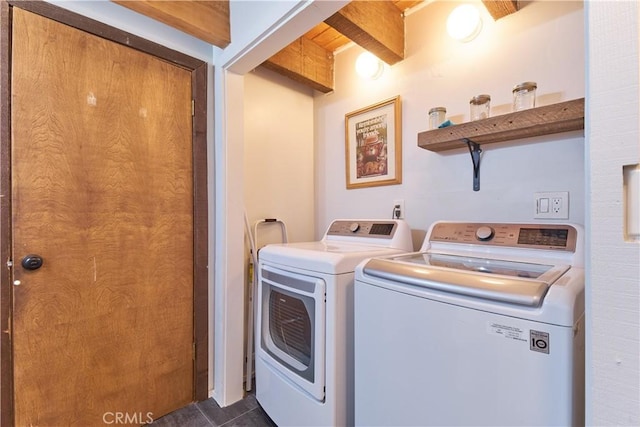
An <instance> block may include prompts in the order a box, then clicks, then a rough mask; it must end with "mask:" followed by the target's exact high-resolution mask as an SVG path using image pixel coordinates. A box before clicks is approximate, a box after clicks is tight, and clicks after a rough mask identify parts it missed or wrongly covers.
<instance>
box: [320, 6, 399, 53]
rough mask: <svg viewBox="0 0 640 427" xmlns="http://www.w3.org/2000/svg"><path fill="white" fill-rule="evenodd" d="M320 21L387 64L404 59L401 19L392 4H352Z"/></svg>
mask: <svg viewBox="0 0 640 427" xmlns="http://www.w3.org/2000/svg"><path fill="white" fill-rule="evenodd" d="M324 22H326V23H327V24H329V25H330V26H332V27H333V28H335V29H336V30H337V31H339V32H340V33H341V34H343V35H345V36H346V37H348V38H349V39H351V40H352V41H354V42H355V43H357V44H358V45H360V46H361V47H363V48H365V49H366V50H368V51H369V52H371V53H373V54H374V55H376V56H377V57H378V58H380V59H381V60H383V61H384V62H386V63H387V64H389V65H393V64H395V63H396V62H398V61H401V60H403V59H404V18H403V16H402V13H401V12H400V11H399V10H398V8H397V7H396V6H394V4H393V2H392V1H389V0H383V1H380V0H375V1H371V0H368V1H352V2H351V3H349V4H348V5H346V6H345V7H343V8H342V9H341V10H339V11H338V12H336V13H335V14H333V15H331V16H330V17H329V18H327V19H326V20H325V21H324Z"/></svg>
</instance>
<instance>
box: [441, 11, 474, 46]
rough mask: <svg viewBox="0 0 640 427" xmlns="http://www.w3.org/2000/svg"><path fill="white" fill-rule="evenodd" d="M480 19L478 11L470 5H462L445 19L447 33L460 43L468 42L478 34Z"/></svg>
mask: <svg viewBox="0 0 640 427" xmlns="http://www.w3.org/2000/svg"><path fill="white" fill-rule="evenodd" d="M481 29H482V19H481V18H480V11H479V10H478V8H477V7H475V6H473V5H471V4H463V5H460V6H458V7H456V8H455V9H453V11H452V12H451V14H450V15H449V18H448V19H447V33H449V35H450V36H451V37H452V38H454V39H456V40H458V41H461V42H469V41H471V40H473V39H475V38H476V36H477V35H478V34H480V30H481Z"/></svg>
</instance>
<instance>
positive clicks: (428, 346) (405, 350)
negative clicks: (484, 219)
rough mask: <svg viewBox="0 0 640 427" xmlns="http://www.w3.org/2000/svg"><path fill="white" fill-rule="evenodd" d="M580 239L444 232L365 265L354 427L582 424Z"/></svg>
mask: <svg viewBox="0 0 640 427" xmlns="http://www.w3.org/2000/svg"><path fill="white" fill-rule="evenodd" d="M582 233H583V232H582V228H581V227H579V226H577V225H569V224H487V223H460V222H438V223H436V224H434V225H433V226H432V227H431V228H430V230H429V231H428V233H427V237H426V239H425V242H424V244H423V247H422V249H421V251H420V252H416V253H413V254H405V255H400V256H391V257H386V258H374V259H371V260H368V261H364V262H363V263H361V264H360V265H359V266H358V267H357V269H356V282H355V325H356V326H355V396H356V397H355V423H356V425H362V426H376V425H378V426H389V425H394V426H402V425H404V426H417V425H420V426H446V425H450V426H454V425H455V426H463V425H465V426H471V425H473V426H578V425H583V424H584V365H585V363H584V339H585V333H584V332H585V331H584V269H583V258H584V253H583V236H582Z"/></svg>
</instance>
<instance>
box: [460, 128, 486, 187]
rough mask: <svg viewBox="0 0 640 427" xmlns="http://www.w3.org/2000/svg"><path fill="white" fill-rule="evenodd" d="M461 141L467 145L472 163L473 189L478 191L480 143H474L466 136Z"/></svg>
mask: <svg viewBox="0 0 640 427" xmlns="http://www.w3.org/2000/svg"><path fill="white" fill-rule="evenodd" d="M463 141H464V142H466V144H467V147H469V154H471V162H472V163H473V191H480V153H482V148H480V144H476V143H475V142H473V141H471V140H470V139H468V138H464V139H463Z"/></svg>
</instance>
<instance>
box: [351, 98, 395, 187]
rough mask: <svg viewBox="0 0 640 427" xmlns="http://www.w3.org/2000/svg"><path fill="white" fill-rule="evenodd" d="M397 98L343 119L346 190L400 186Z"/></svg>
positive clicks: (355, 112)
mask: <svg viewBox="0 0 640 427" xmlns="http://www.w3.org/2000/svg"><path fill="white" fill-rule="evenodd" d="M401 127H402V117H401V105H400V97H399V96H396V97H394V98H391V99H387V100H385V101H382V102H379V103H377V104H374V105H371V106H369V107H365V108H361V109H359V110H356V111H352V112H351V113H348V114H346V115H345V146H346V173H347V189H353V188H363V187H374V186H379V185H393V184H401V183H402V129H401Z"/></svg>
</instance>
